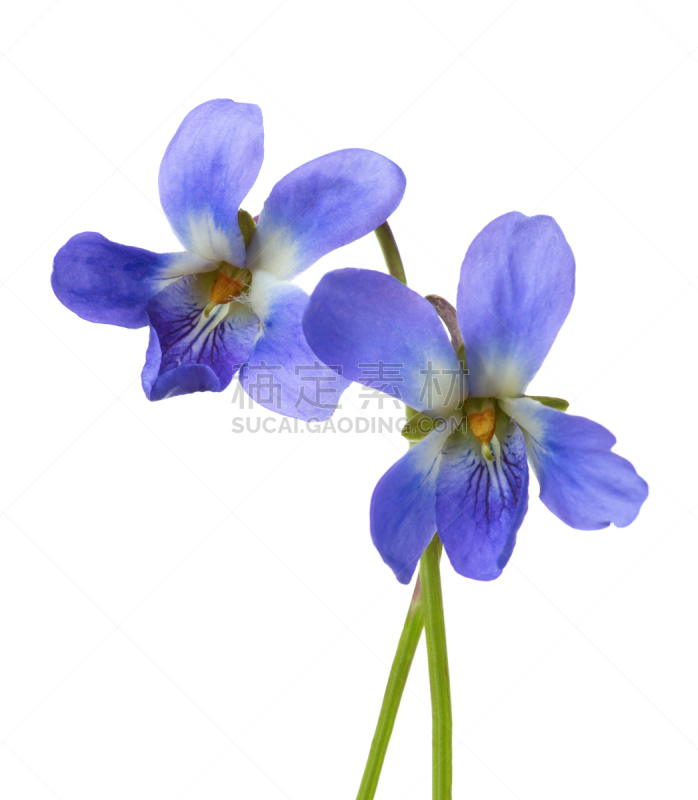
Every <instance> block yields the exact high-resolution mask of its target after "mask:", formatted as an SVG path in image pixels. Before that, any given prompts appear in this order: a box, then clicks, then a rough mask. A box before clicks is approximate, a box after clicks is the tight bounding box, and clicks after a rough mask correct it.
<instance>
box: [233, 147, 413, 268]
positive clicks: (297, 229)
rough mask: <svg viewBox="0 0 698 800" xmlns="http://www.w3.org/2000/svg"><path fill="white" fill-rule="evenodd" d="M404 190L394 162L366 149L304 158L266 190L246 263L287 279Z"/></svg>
mask: <svg viewBox="0 0 698 800" xmlns="http://www.w3.org/2000/svg"><path fill="white" fill-rule="evenodd" d="M404 192H405V176H404V174H403V172H402V170H401V169H400V167H398V166H397V164H393V162H392V161H390V160H389V159H387V158H385V157H384V156H381V155H379V154H378V153H374V152H372V151H370V150H339V151H337V152H336V153H329V154H328V155H325V156H321V157H320V158H316V159H314V160H313V161H309V162H308V163H307V164H303V166H302V167H298V169H295V170H293V172H290V173H289V174H288V175H287V176H286V177H285V178H282V179H281V180H280V181H279V182H278V183H277V184H276V186H274V188H273V189H272V190H271V194H270V195H269V197H268V198H267V201H266V203H265V204H264V208H263V210H262V213H261V214H260V216H259V223H258V225H257V229H256V231H255V233H254V236H253V237H252V241H251V242H250V252H249V259H248V260H249V264H250V268H251V269H266V270H268V271H269V272H272V273H274V274H275V275H276V276H277V277H279V278H284V279H286V280H289V279H291V278H292V277H293V276H294V275H298V273H300V272H302V271H303V270H304V269H306V268H307V267H309V266H310V265H311V264H313V263H314V262H315V261H317V260H318V259H319V258H321V257H322V256H324V255H326V254H327V253H329V252H331V251H332V250H335V249H336V248H338V247H342V245H345V244H349V242H353V241H355V240H356V239H359V238H361V237H362V236H365V235H366V234H367V233H371V231H373V230H375V229H376V228H377V227H378V226H379V225H382V224H383V223H384V222H385V221H386V219H388V217H389V216H390V215H391V214H392V213H393V211H394V210H395V209H396V208H397V207H398V205H399V203H400V200H402V195H403V194H404Z"/></svg>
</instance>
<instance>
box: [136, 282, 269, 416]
mask: <svg viewBox="0 0 698 800" xmlns="http://www.w3.org/2000/svg"><path fill="white" fill-rule="evenodd" d="M212 282H213V279H212V277H211V276H210V275H191V276H188V277H185V278H181V279H180V280H178V281H176V282H175V283H173V284H171V285H170V286H168V287H167V288H166V289H164V290H163V291H162V292H160V293H159V294H157V295H155V297H153V298H151V299H150V300H149V301H148V305H147V310H148V317H149V319H150V324H151V336H150V344H149V345H148V352H147V354H146V362H145V367H144V368H143V374H142V382H143V389H144V391H145V393H146V395H147V396H148V398H149V399H150V400H162V399H164V398H166V397H175V396H176V395H180V394H190V393H191V392H220V391H222V390H223V389H225V387H226V386H227V385H228V384H229V383H230V381H231V380H232V377H233V375H234V374H235V372H236V371H237V370H238V369H239V368H240V366H241V364H242V363H243V362H245V361H246V360H247V356H248V355H249V353H250V349H251V348H252V343H253V342H254V339H255V336H256V335H257V332H258V330H259V319H258V318H257V317H256V316H255V315H254V314H253V313H252V311H251V310H250V309H249V308H248V307H247V306H245V305H243V304H242V303H237V302H233V303H230V304H229V305H220V306H216V307H215V308H214V309H213V311H211V314H210V316H209V317H208V318H206V317H204V315H203V311H204V308H205V307H206V304H207V303H208V301H209V297H210V292H211V285H212Z"/></svg>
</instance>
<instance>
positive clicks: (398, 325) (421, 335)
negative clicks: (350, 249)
mask: <svg viewBox="0 0 698 800" xmlns="http://www.w3.org/2000/svg"><path fill="white" fill-rule="evenodd" d="M303 329H304V330H305V335H306V337H307V339H308V342H309V344H310V346H311V347H312V348H313V350H314V351H315V352H316V353H317V354H318V356H319V357H320V359H322V360H323V361H324V362H325V363H326V364H341V365H342V368H343V374H344V377H345V378H348V379H349V380H352V381H357V382H358V383H362V384H364V385H365V386H373V387H375V388H377V389H380V390H381V391H383V392H385V393H386V394H391V395H392V396H393V397H397V398H399V399H402V400H404V402H405V403H407V405H409V406H412V408H416V409H419V410H420V411H427V412H428V413H431V414H432V415H433V416H441V415H443V416H446V415H447V413H448V412H447V409H448V408H451V407H455V405H456V404H457V403H458V402H459V400H460V399H462V398H461V394H462V390H463V379H462V372H461V369H460V362H459V361H458V358H457V357H456V354H455V352H454V350H453V347H452V345H451V342H450V341H449V338H448V335H447V334H446V330H445V328H444V326H443V324H442V322H441V320H440V319H439V316H438V314H437V313H436V311H435V310H434V308H433V306H432V305H431V303H429V302H428V301H427V300H425V299H424V298H423V297H421V296H420V295H418V294H417V293H416V292H413V291H412V290H411V289H408V288H407V287H406V286H403V285H402V284H401V283H400V282H399V281H397V280H396V279H395V278H392V277H391V276H390V275H384V274H383V273H380V272H375V271H373V270H365V269H340V270H335V271H334V272H330V273H328V274H327V275H325V276H324V277H323V279H322V280H321V281H320V283H319V284H318V285H317V287H316V289H315V291H314V292H313V294H312V295H311V298H310V303H309V304H308V308H307V311H306V313H305V317H304V320H303ZM430 365H431V367H430ZM430 369H431V374H429V371H430ZM430 390H431V392H430ZM430 394H431V396H430Z"/></svg>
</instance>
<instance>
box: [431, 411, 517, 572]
mask: <svg viewBox="0 0 698 800" xmlns="http://www.w3.org/2000/svg"><path fill="white" fill-rule="evenodd" d="M492 454H493V455H494V460H493V461H488V460H487V459H486V458H485V457H484V456H483V455H482V448H481V446H480V443H479V442H478V440H477V439H476V438H475V437H474V436H473V435H472V433H470V432H469V431H468V432H467V433H454V434H453V435H452V436H450V437H449V440H448V442H447V444H446V446H445V447H444V449H443V457H442V461H441V467H440V469H439V478H438V482H437V488H436V520H437V523H438V530H439V535H440V536H441V540H442V542H443V544H444V548H445V550H446V552H447V553H448V557H449V559H450V561H451V564H453V568H454V569H455V570H456V572H458V573H460V574H461V575H465V576H466V577H467V578H475V579H476V580H480V581H489V580H493V579H494V578H497V577H499V575H501V573H502V570H503V569H504V567H505V566H506V563H507V561H509V557H510V556H511V553H512V551H513V549H514V544H515V543H516V532H517V531H518V530H519V528H520V527H521V523H522V522H523V518H524V516H525V515H526V511H527V509H528V464H527V463H526V444H525V442H524V438H523V435H522V434H521V430H520V429H519V426H518V425H516V423H512V422H510V421H509V420H504V419H500V421H499V423H498V426H497V436H496V437H495V438H494V439H493V440H492Z"/></svg>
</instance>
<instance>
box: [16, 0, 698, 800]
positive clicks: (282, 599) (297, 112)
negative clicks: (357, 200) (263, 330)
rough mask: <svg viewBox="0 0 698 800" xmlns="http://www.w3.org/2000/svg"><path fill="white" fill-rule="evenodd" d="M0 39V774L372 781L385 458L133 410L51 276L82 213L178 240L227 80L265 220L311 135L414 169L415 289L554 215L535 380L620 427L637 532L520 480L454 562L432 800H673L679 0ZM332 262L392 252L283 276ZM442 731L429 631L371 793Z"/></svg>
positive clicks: (691, 440)
mask: <svg viewBox="0 0 698 800" xmlns="http://www.w3.org/2000/svg"><path fill="white" fill-rule="evenodd" d="M0 38H1V41H0V51H1V52H3V53H4V57H3V58H2V59H0V87H1V88H0V100H1V106H0V107H1V109H2V126H1V128H0V137H1V139H2V156H1V160H2V191H1V193H0V194H1V200H0V202H2V220H3V237H2V242H3V256H2V261H1V263H0V272H1V275H0V279H1V280H2V281H3V282H4V285H2V286H0V327H1V331H2V352H3V366H2V387H3V388H2V412H3V413H2V462H3V464H2V480H1V483H0V508H1V509H2V511H3V514H2V516H0V550H1V552H0V599H1V600H0V602H1V604H2V605H1V608H2V611H1V614H0V642H1V648H2V657H1V659H0V787H1V788H0V794H1V795H2V796H3V797H6V798H9V799H10V800H15V798H19V799H21V800H24V798H28V799H31V800H50V798H55V797H58V798H61V800H94V799H95V798H100V800H103V799H111V798H114V800H117V799H118V800H121V799H122V798H127V797H128V798H138V799H140V798H143V800H160V799H162V800H175V798H178V799H179V800H218V799H219V798H221V799H222V798H233V797H235V798H237V797H241V798H255V800H256V799H257V798H260V799H261V800H281V798H289V800H312V799H314V798H317V799H318V800H320V799H322V800H327V798H332V799H333V800H335V798H336V799H337V800H342V799H343V798H353V797H354V796H355V792H356V790H357V788H358V784H359V779H360V776H361V771H362V768H363V763H364V759H365V756H366V753H367V750H368V745H369V742H370V738H371V735H372V732H373V726H374V723H375V719H376V715H377V712H378V708H379V704H380V700H381V696H382V692H383V688H384V685H385V680H386V677H387V668H388V666H389V664H390V660H391V658H392V654H393V650H394V647H395V644H396V641H397V636H398V634H399V630H400V627H401V625H402V621H403V618H404V614H405V612H406V609H407V605H408V601H409V597H410V593H411V589H410V588H407V587H403V586H400V585H398V584H397V583H396V582H395V580H394V578H393V577H392V574H391V573H390V571H389V570H388V568H387V567H385V566H384V565H383V563H382V562H381V560H380V558H379V557H378V555H377V553H376V552H375V551H374V549H373V547H372V545H371V542H370V538H369V533H368V504H369V498H370V495H371V491H372V489H373V486H374V485H375V482H376V481H377V480H378V478H379V477H380V476H381V475H382V474H383V472H384V471H385V470H386V469H387V468H388V467H389V466H390V465H391V464H392V463H393V462H394V461H395V459H396V458H398V457H399V455H400V453H401V452H403V451H404V442H403V441H402V440H401V439H400V437H399V435H398V434H394V435H392V436H389V435H380V434H376V435H363V436H359V435H345V436H341V435H335V436H333V435H326V436H310V435H305V436H304V435H301V434H291V435H274V434H269V435H250V434H244V435H233V434H232V432H231V425H232V418H233V416H234V415H235V414H239V413H240V412H239V411H237V410H236V409H235V408H234V407H233V405H232V404H231V397H232V393H233V387H231V388H230V389H228V390H227V391H226V392H224V393H222V394H219V395H215V394H209V395H195V396H190V397H184V398H176V399H174V400H167V401H163V402H161V403H156V404H150V403H148V401H147V400H146V399H145V398H144V395H143V392H142V390H141V387H140V380H139V374H140V368H141V366H142V363H143V356H144V351H145V347H146V341H147V332H146V331H145V330H139V331H129V330H122V329H119V328H111V327H108V326H97V325H90V324H89V323H87V322H84V321H82V320H80V319H79V318H77V317H76V316H74V315H73V314H72V313H71V312H69V311H68V310H67V309H65V308H64V307H63V306H61V305H60V304H59V303H58V301H57V300H56V299H55V298H54V296H53V295H52V292H51V289H50V285H49V274H50V270H51V262H52V258H53V255H54V253H55V251H56V250H57V249H58V248H59V247H60V246H61V245H62V244H63V243H64V242H65V241H66V240H67V239H68V238H69V237H70V236H72V235H73V234H75V233H77V232H79V231H83V230H98V231H100V232H101V233H103V234H105V235H106V236H108V237H109V238H111V239H114V240H116V241H119V242H123V243H126V244H132V245H138V246H141V247H146V248H149V249H152V250H156V251H170V250H173V249H177V245H176V241H175V238H174V235H173V234H172V232H171V231H170V229H169V226H168V224H167V221H166V220H165V217H164V216H163V214H162V212H161V209H160V206H159V201H158V195H157V171H158V166H159V162H160V158H161V156H162V154H163V152H164V149H165V147H166V145H167V142H168V141H169V139H170V137H171V136H172V134H173V133H174V131H175V130H176V127H177V125H178V124H179V122H180V121H181V119H182V117H183V116H184V114H185V113H186V112H187V111H189V110H190V109H191V108H193V107H194V106H195V105H197V104H198V103H200V102H203V101H204V100H208V99H210V98H215V97H231V98H233V99H235V100H239V101H245V102H253V103H258V104H259V105H260V106H261V107H262V110H263V113H264V121H265V130H266V154H267V155H266V159H265V162H264V166H263V168H262V172H261V174H260V177H259V181H258V183H257V185H256V186H255V188H254V189H253V191H252V193H251V194H250V196H249V197H248V199H247V200H246V202H245V204H244V205H245V207H246V208H247V209H249V210H250V211H251V212H252V213H257V212H258V211H259V209H260V207H261V205H262V203H263V201H264V198H265V197H266V196H267V194H268V192H269V190H270V189H271V187H272V185H273V184H274V182H275V181H276V180H278V179H279V178H280V177H282V176H283V175H284V174H286V172H288V171H289V170H290V169H292V168H294V167H296V166H298V165H299V164H301V163H303V162H305V161H307V160H309V159H311V158H314V157H316V156H318V155H321V154H323V153H325V152H329V151H332V150H336V149H339V148H343V147H369V148H373V149H376V150H378V151H379V152H381V153H383V154H385V155H386V156H388V157H390V158H392V159H393V160H395V161H396V162H397V163H399V164H400V165H401V166H402V168H403V169H404V171H405V173H406V175H407V180H408V183H407V192H406V195H405V199H404V201H403V203H402V205H401V206H400V208H399V209H398V211H397V212H396V214H395V215H394V217H393V220H392V223H393V227H394V231H395V234H396V237H397V239H398V242H399V245H400V247H401V249H402V252H403V255H404V260H405V266H406V269H407V273H408V278H409V280H410V283H411V285H412V286H413V287H414V288H416V289H417V290H418V291H420V292H421V293H428V292H437V293H441V294H443V295H444V296H446V297H450V298H453V297H454V293H455V288H456V283H457V278H458V271H459V267H460V263H461V260H462V258H463V255H464V253H465V250H466V247H467V245H468V244H469V242H470V241H471V239H472V238H473V236H474V235H475V234H476V233H477V232H478V231H479V230H480V229H481V228H482V227H483V226H484V225H485V224H486V223H487V222H489V221H490V220H491V219H493V218H494V217H496V216H498V215H499V214H502V213H504V212H507V211H510V210H513V209H517V210H519V211H522V212H524V213H527V214H533V213H546V214H552V215H553V216H555V218H556V219H557V220H558V222H559V223H560V225H561V226H562V229H563V231H564V232H565V234H566V236H567V238H568V240H569V242H570V244H571V246H572V248H573V250H574V252H575V255H576V258H577V285H578V289H577V297H576V300H575V304H574V307H573V309H572V312H571V314H570V317H569V319H568V321H567V323H566V324H565V326H564V329H563V331H562V332H561V334H560V336H559V338H558V340H557V342H556V344H555V346H554V348H553V351H552V352H551V354H550V357H549V359H548V361H547V362H546V365H545V367H544V369H543V370H542V371H541V373H540V374H539V375H538V377H537V378H536V380H535V382H534V384H533V385H532V387H531V393H534V394H536V393H539V394H550V395H557V396H561V397H565V398H567V399H568V400H570V401H571V403H572V406H571V411H572V412H573V413H578V414H582V415H587V416H589V417H592V418H593V419H595V420H598V421H599V422H601V423H603V424H605V425H606V426H607V427H609V428H610V429H611V430H612V431H613V432H614V433H615V434H616V435H617V437H618V446H617V451H618V452H620V453H621V454H622V455H624V456H626V457H628V458H630V459H631V460H632V461H633V462H634V464H635V465H636V466H637V469H638V471H639V472H640V474H641V475H643V476H644V477H645V478H646V479H647V480H648V481H649V484H650V497H649V500H648V501H647V503H646V504H645V506H644V508H643V509H642V512H641V514H640V516H639V519H638V520H637V522H636V523H635V524H633V525H632V526H631V527H629V528H627V529H624V530H617V529H615V528H609V529H606V530H603V531H598V532H584V531H573V530H571V529H569V528H567V527H565V526H564V525H563V524H562V523H561V522H560V521H559V520H558V519H557V518H555V517H554V516H552V514H550V513H549V512H548V511H547V510H546V509H545V508H544V507H543V506H542V504H540V503H539V502H538V500H537V498H536V495H537V487H536V486H532V487H531V495H532V497H531V510H530V512H529V514H528V517H527V519H526V521H525V523H524V525H523V527H522V529H521V531H520V533H519V542H518V545H517V548H516V550H515V552H514V555H513V557H512V559H511V562H510V564H509V566H508V567H507V569H506V570H505V572H504V574H503V576H502V577H501V578H500V579H499V580H497V581H495V582H493V583H489V584H482V583H477V582H473V581H468V580H466V579H464V578H461V577H459V576H458V575H456V574H455V573H454V572H453V571H452V569H451V568H450V566H449V565H448V564H447V563H445V564H444V591H445V602H446V614H447V625H448V636H449V649H450V656H451V676H452V682H453V701H454V720H455V722H454V724H455V743H454V747H455V751H454V759H455V764H454V770H455V788H454V795H455V797H456V798H461V797H469V798H477V799H478V800H500V799H501V800H506V799H509V800H511V798H518V800H528V799H529V798H530V800H534V799H535V800H548V798H549V799H550V800H553V799H554V800H558V799H559V798H566V799H567V798H585V799H586V798H590V797H594V798H597V797H598V798H613V800H631V798H632V800H655V799H659V798H672V799H673V800H683V799H684V798H695V797H696V796H697V795H698V752H697V751H696V746H697V745H698V688H697V682H696V675H697V674H698V645H697V644H696V641H697V639H698V633H697V629H696V608H697V604H698V581H697V580H696V577H695V576H696V564H697V563H698V541H697V539H696V524H695V523H696V520H695V513H694V512H695V509H696V503H697V502H698V493H697V491H696V477H697V476H696V470H695V452H696V447H697V446H698V442H697V441H696V433H695V423H694V413H695V412H694V402H695V401H694V395H695V389H696V383H697V381H696V378H695V369H696V361H695V343H696V334H697V333H698V331H697V320H698V296H697V294H696V286H695V285H694V284H693V282H694V281H695V280H696V278H697V277H698V261H697V257H696V233H695V232H696V229H697V226H698V201H697V199H696V175H697V167H698V163H697V158H696V142H698V113H697V111H696V100H697V98H698V60H697V56H698V53H696V52H695V51H696V48H698V7H697V6H696V4H695V3H693V2H690V0H685V2H681V1H680V0H673V2H668V0H642V2H641V3H640V2H635V1H634V0H627V1H624V0H611V2H609V0H589V2H584V3H571V2H559V1H558V2H556V1H555V0H550V2H543V1H542V0H514V2H510V0H502V1H501V2H497V1H495V0H491V1H490V2H483V0H477V2H475V1H472V2H467V3H461V2H455V0H454V1H453V2H447V0H443V1H442V2H440V1H439V0H412V2H403V1H400V2H398V1H397V0H396V1H395V2H375V1H374V2H363V1H362V0H359V1H358V2H356V1H354V2H351V3H349V2H344V3H327V2H321V0H317V1H316V2H309V1H305V0H286V1H285V2H279V0H269V1H266V0H264V1H263V2H259V1H257V2H250V1H249V0H247V1H246V2H215V0H185V2H154V0H122V2H119V3H94V2H88V1H87V0H82V1H81V0H55V2H53V3H50V2H48V0H33V2H29V0H24V2H22V3H11V2H9V0H7V1H6V2H5V3H4V5H3V13H2V22H1V24H0ZM345 266H359V267H369V268H375V269H383V266H382V263H381V258H380V254H379V250H378V247H377V245H376V242H375V240H374V239H373V238H372V237H367V238H366V239H365V240H362V241H360V242H358V243H356V244H353V245H350V246H348V247H346V248H344V249H342V250H340V251H338V252H335V253H333V254H332V255H330V256H329V257H327V258H325V259H323V260H322V261H321V262H320V263H319V264H317V265H316V266H315V267H313V268H312V269H311V270H310V271H309V272H308V273H307V274H306V275H305V276H303V278H302V280H301V283H302V285H303V286H304V287H306V288H311V287H312V286H313V285H314V283H315V282H316V281H317V280H318V279H319V277H320V276H321V275H322V274H323V273H324V272H325V271H326V270H328V269H332V268H338V267H345ZM359 405H360V404H359V402H358V400H357V399H356V396H354V397H353V398H350V399H348V400H347V402H346V404H345V409H344V412H343V413H345V414H346V415H349V416H355V415H357V414H360V411H358V410H357V407H358V406H359ZM256 413H257V412H256V411H255V412H253V415H254V414H256ZM429 740H430V716H429V691H428V679H427V673H426V667H425V653H424V650H423V645H422V646H420V649H419V651H418V653H417V657H416V660H415V666H414V669H413V673H412V675H411V677H410V681H409V685H408V689H407V691H406V694H405V699H404V702H403V708H402V709H401V712H400V715H399V718H398V721H397V726H396V730H395V735H394V738H393V742H392V744H391V748H390V751H389V754H388V758H387V761H386V765H385V770H384V775H383V779H382V783H381V786H380V788H379V792H378V797H379V798H381V800H389V799H392V798H396V800H400V799H401V798H428V797H430V751H429Z"/></svg>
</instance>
